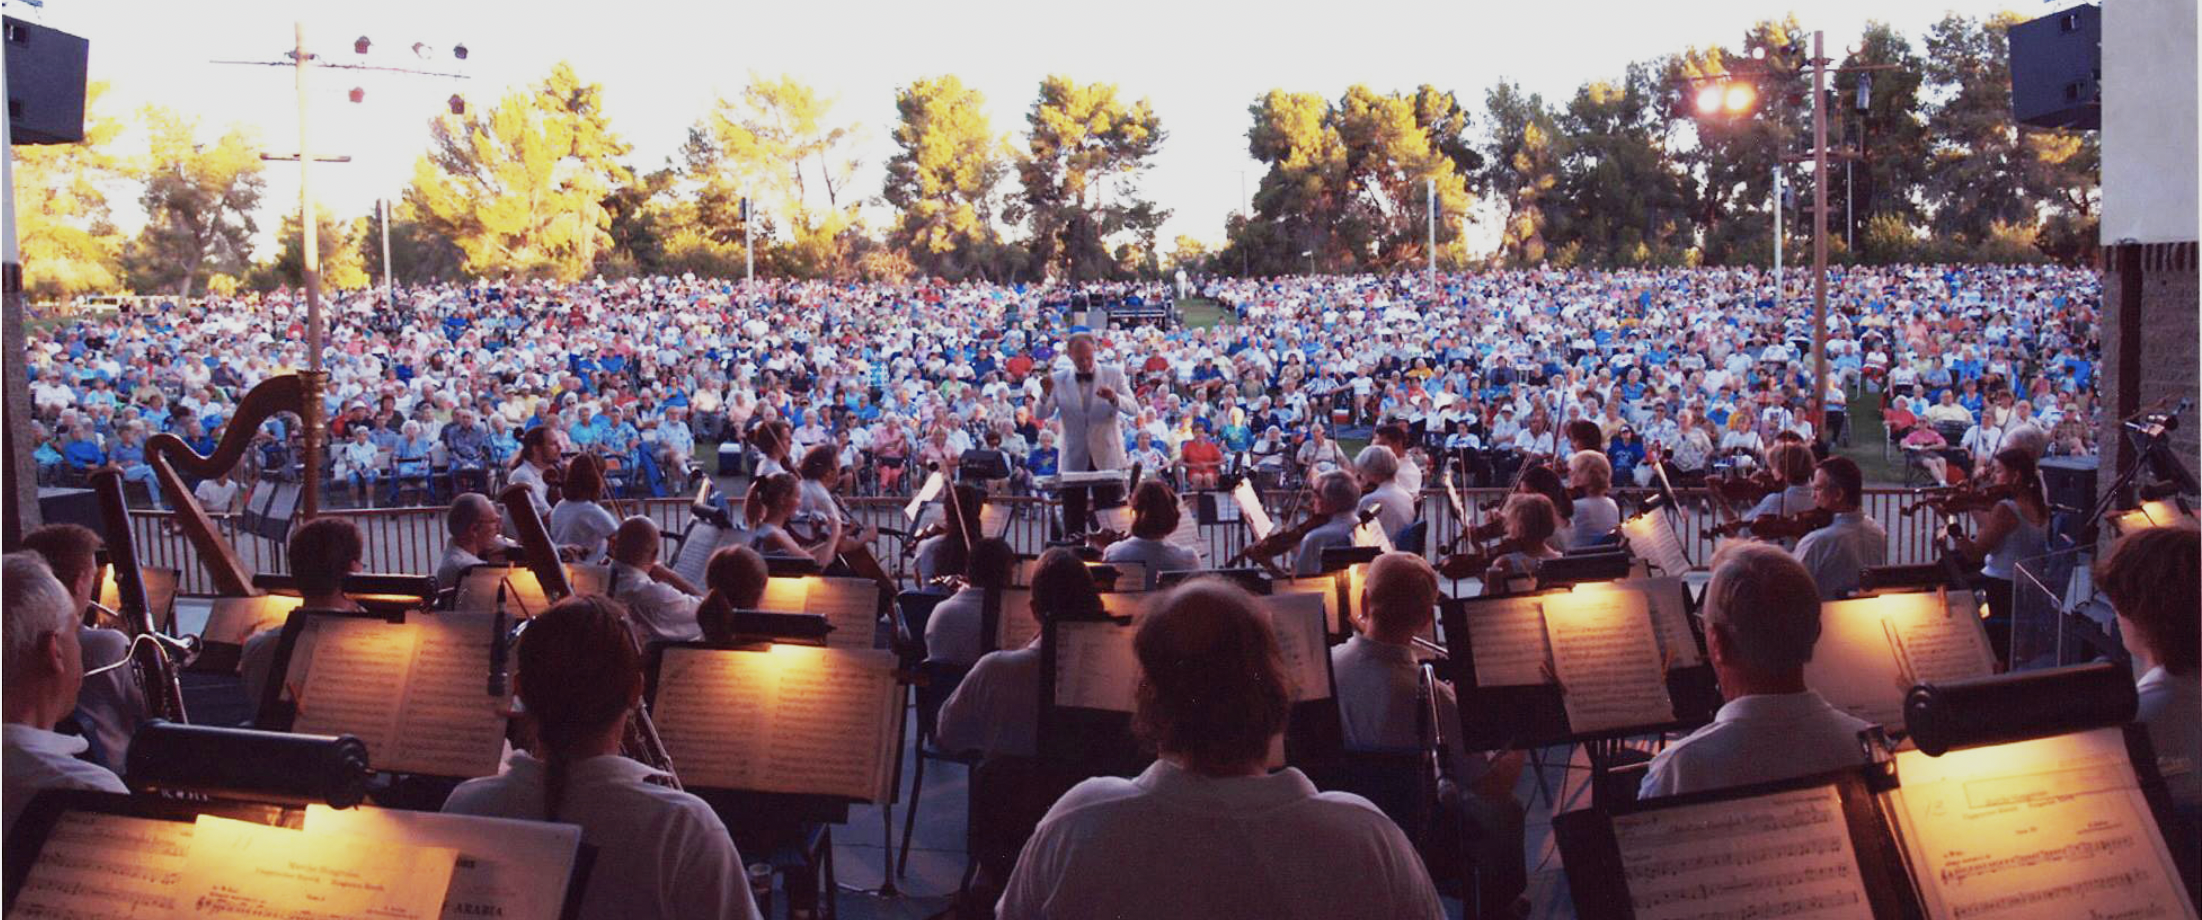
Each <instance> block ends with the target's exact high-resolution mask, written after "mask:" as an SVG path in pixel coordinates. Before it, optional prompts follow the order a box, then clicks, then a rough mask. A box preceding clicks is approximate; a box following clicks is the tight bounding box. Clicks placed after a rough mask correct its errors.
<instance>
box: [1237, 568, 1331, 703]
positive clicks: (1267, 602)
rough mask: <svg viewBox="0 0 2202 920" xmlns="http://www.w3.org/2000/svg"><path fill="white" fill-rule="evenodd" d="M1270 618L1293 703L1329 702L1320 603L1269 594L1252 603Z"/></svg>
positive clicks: (1327, 658)
mask: <svg viewBox="0 0 2202 920" xmlns="http://www.w3.org/2000/svg"><path fill="white" fill-rule="evenodd" d="M1255 600H1256V602H1257V603H1259V604H1260V605H1261V607H1262V609H1263V610H1264V611H1267V612H1268V614H1269V627H1270V631H1271V632H1273V633H1275V634H1276V636H1277V652H1278V654H1279V656H1280V657H1282V658H1283V659H1284V666H1285V674H1286V676H1288V677H1290V678H1291V679H1292V701H1293V702H1295V703H1300V702H1305V701H1307V700H1321V699H1329V698H1330V697H1331V695H1332V694H1333V693H1335V692H1336V690H1335V689H1334V688H1333V687H1332V686H1331V674H1330V643H1329V642H1328V641H1326V637H1325V636H1324V634H1323V628H1324V627H1323V616H1324V615H1323V602H1322V599H1321V598H1318V597H1316V596H1314V595H1312V594H1270V595H1266V596H1263V597H1259V598H1256V599H1255Z"/></svg>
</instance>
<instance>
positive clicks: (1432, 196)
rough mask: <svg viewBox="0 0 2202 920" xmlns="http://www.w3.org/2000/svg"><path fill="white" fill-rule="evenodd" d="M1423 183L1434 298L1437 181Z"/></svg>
mask: <svg viewBox="0 0 2202 920" xmlns="http://www.w3.org/2000/svg"><path fill="white" fill-rule="evenodd" d="M1423 182H1424V183H1425V185H1424V189H1425V192H1424V196H1425V198H1426V199H1427V205H1426V207H1425V209H1424V210H1425V211H1426V212H1427V216H1428V217H1429V225H1430V296H1431V297H1433V298H1434V297H1436V296H1437V180H1436V179H1434V178H1432V179H1425V180H1423Z"/></svg>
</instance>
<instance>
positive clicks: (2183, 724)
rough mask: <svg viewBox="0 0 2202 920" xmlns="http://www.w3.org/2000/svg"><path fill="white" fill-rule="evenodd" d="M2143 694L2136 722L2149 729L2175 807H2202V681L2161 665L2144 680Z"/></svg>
mask: <svg viewBox="0 0 2202 920" xmlns="http://www.w3.org/2000/svg"><path fill="white" fill-rule="evenodd" d="M2140 691H2141V709H2140V713H2139V715H2138V716H2137V717H2136V718H2135V719H2134V721H2137V722H2139V723H2141V724H2142V725H2146V726H2148V736H2149V739H2148V740H2149V744H2150V746H2151V747H2154V748H2155V749H2156V769H2157V772H2158V773H2160V774H2162V775H2163V777H2164V786H2165V788H2166V790H2167V791H2169V792H2170V793H2171V801H2172V804H2174V805H2178V806H2182V807H2187V808H2192V807H2194V806H2195V805H2197V804H2202V680H2197V679H2196V678H2195V677H2193V676H2191V675H2190V676H2187V677H2180V676H2178V675H2175V674H2173V673H2171V672H2170V671H2166V670H2164V668H2163V666H2162V665H2158V666H2156V667H2154V668H2150V669H2149V672H2148V673H2147V674H2144V675H2142V676H2141V683H2140Z"/></svg>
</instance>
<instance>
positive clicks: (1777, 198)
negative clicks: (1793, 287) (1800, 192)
mask: <svg viewBox="0 0 2202 920" xmlns="http://www.w3.org/2000/svg"><path fill="white" fill-rule="evenodd" d="M1781 212H1782V207H1781V164H1780V163H1776V164H1774V304H1775V306H1776V307H1777V308H1779V307H1780V305H1781Z"/></svg>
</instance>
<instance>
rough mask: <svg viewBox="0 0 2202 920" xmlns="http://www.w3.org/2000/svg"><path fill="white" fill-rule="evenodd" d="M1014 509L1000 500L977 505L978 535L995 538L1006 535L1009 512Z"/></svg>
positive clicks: (1007, 532)
mask: <svg viewBox="0 0 2202 920" xmlns="http://www.w3.org/2000/svg"><path fill="white" fill-rule="evenodd" d="M1015 510H1016V509H1014V508H1011V507H1010V506H1008V505H1005V504H1002V503H1000V502H988V503H986V504H984V505H981V506H979V536H981V537H993V538H995V539H1000V538H1002V537H1006V536H1008V535H1009V520H1010V513H1011V512H1013V511H1015Z"/></svg>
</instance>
